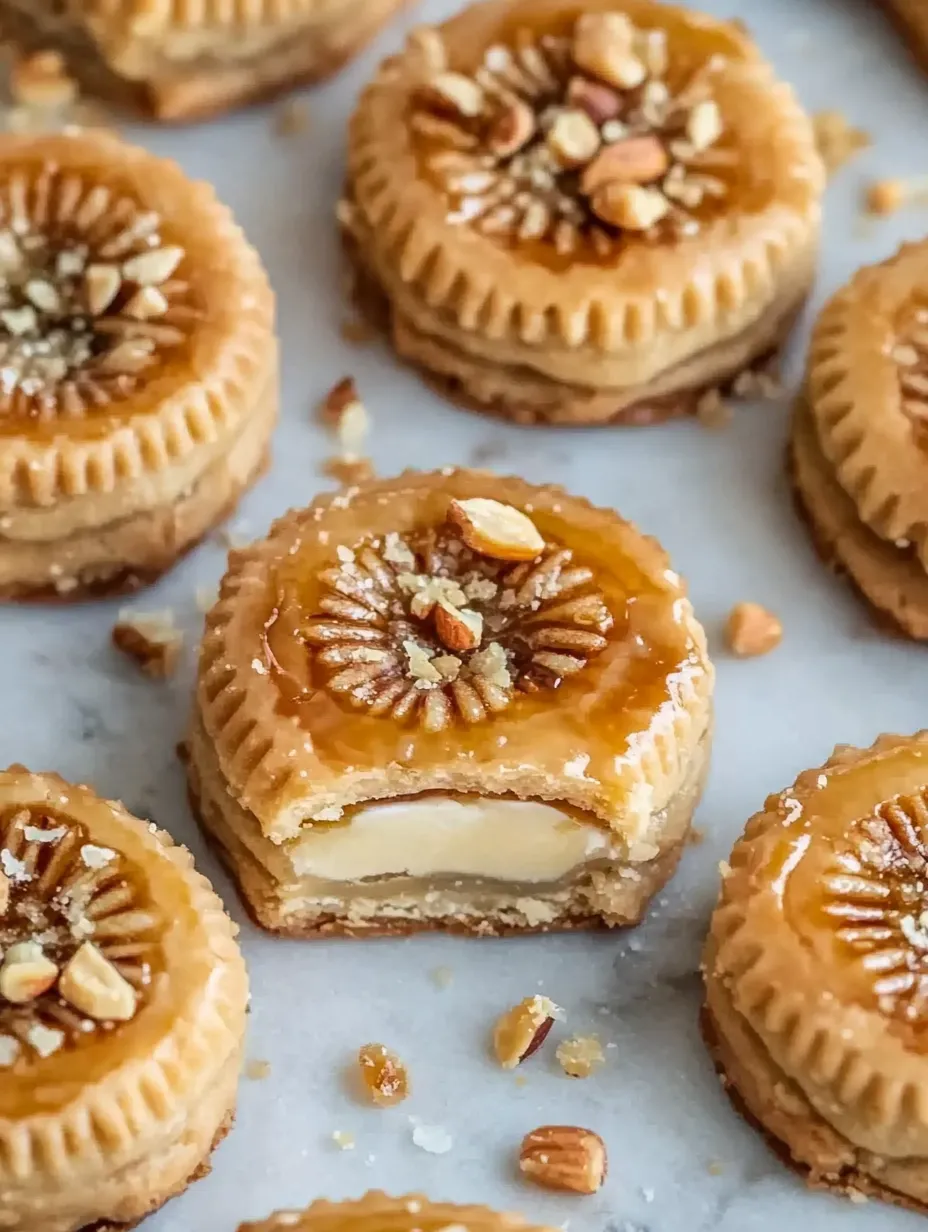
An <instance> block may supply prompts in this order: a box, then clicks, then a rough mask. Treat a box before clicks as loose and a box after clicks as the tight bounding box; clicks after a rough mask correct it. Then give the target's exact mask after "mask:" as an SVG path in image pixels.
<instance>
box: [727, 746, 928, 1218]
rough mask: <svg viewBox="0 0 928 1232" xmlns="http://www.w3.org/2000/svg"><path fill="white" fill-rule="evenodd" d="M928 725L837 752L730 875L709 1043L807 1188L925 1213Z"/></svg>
mask: <svg viewBox="0 0 928 1232" xmlns="http://www.w3.org/2000/svg"><path fill="white" fill-rule="evenodd" d="M926 870H928V732H921V733H920V734H918V735H917V736H913V737H901V736H881V737H880V739H879V740H877V742H876V743H875V744H874V745H873V746H872V747H871V748H869V749H855V748H849V747H846V746H845V747H840V748H838V749H837V750H836V751H835V754H834V756H833V757H832V758H831V760H830V761H828V762H827V763H826V764H825V765H824V766H822V767H821V768H820V769H818V770H810V771H808V772H807V773H805V774H802V775H800V777H799V778H798V780H797V781H796V783H795V784H794V786H793V787H791V788H789V789H788V790H787V791H784V792H781V793H780V794H779V795H775V796H771V797H770V798H769V799H768V800H767V802H766V805H765V806H764V809H763V810H762V811H761V812H760V813H758V814H757V815H756V816H755V817H753V818H752V819H751V821H750V822H749V823H748V826H747V829H746V830H745V833H744V836H743V838H742V839H741V840H740V841H739V842H738V843H737V844H736V846H735V849H734V851H733V853H732V856H731V865H730V869H729V870H727V871H726V872H725V875H724V881H723V885H722V893H721V897H720V900H719V905H718V907H717V908H716V911H715V914H714V916H713V918H712V924H711V928H710V932H709V941H708V945H707V948H706V954H705V967H704V970H705V981H706V1012H705V1020H704V1025H705V1028H706V1038H707V1041H708V1043H709V1046H710V1049H711V1051H712V1053H713V1055H714V1057H715V1059H716V1062H717V1064H718V1067H719V1070H720V1072H721V1074H722V1075H723V1079H724V1082H725V1084H726V1086H727V1087H728V1090H729V1092H730V1094H731V1096H732V1098H733V1100H734V1101H735V1103H736V1106H738V1107H739V1108H740V1110H741V1111H743V1112H745V1113H746V1114H747V1116H748V1117H749V1118H750V1119H751V1120H752V1121H754V1122H756V1123H757V1124H758V1125H759V1126H760V1127H761V1128H762V1129H763V1130H764V1131H765V1132H766V1133H767V1134H768V1135H769V1136H770V1138H771V1139H772V1141H773V1142H774V1143H775V1144H776V1145H777V1146H778V1149H779V1150H780V1151H782V1153H784V1154H785V1155H786V1157H787V1158H788V1159H789V1160H790V1162H792V1163H793V1164H794V1165H795V1166H796V1167H797V1168H799V1169H800V1170H801V1171H803V1172H804V1173H805V1174H806V1175H807V1177H808V1180H809V1183H810V1184H812V1185H813V1186H816V1187H820V1188H828V1189H834V1190H837V1191H840V1192H844V1193H847V1194H849V1195H850V1196H852V1197H855V1196H856V1197H860V1195H871V1196H874V1197H878V1198H884V1199H886V1200H887V1201H890V1202H895V1203H898V1204H900V1205H902V1206H908V1207H912V1208H914V1209H918V1210H924V1211H926V1212H928V1069H926V1065H928V1060H926V1042H928V883H926Z"/></svg>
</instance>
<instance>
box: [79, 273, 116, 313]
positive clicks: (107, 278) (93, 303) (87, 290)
mask: <svg viewBox="0 0 928 1232" xmlns="http://www.w3.org/2000/svg"><path fill="white" fill-rule="evenodd" d="M121 286H122V275H121V274H120V273H119V270H117V269H114V268H113V266H112V265H90V266H88V267H87V269H86V271H85V273H84V298H85V299H86V301H87V307H88V309H89V310H90V312H92V313H93V315H94V316H99V315H100V314H101V313H103V312H105V311H106V310H107V308H109V306H110V304H112V302H113V300H114V299H115V298H116V296H117V295H118V294H119V288H120V287H121Z"/></svg>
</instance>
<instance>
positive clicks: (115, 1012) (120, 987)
mask: <svg viewBox="0 0 928 1232" xmlns="http://www.w3.org/2000/svg"><path fill="white" fill-rule="evenodd" d="M58 991H59V992H60V993H61V995H62V997H64V999H65V1001H67V1002H69V1004H71V1005H73V1006H74V1008H75V1009H78V1010H80V1011H81V1013H82V1014H86V1015H87V1016H88V1018H95V1019H96V1020H97V1021H99V1022H110V1021H112V1022H127V1021H128V1020H129V1019H130V1018H131V1017H132V1015H133V1014H134V1013H135V1009H136V1004H137V998H136V995H135V989H134V988H133V987H132V985H131V984H130V983H129V982H128V980H125V979H124V978H123V977H122V976H121V975H120V974H119V972H118V971H117V970H116V968H115V967H114V966H113V964H112V963H111V962H110V960H109V959H108V958H107V957H106V956H105V955H104V954H101V953H100V951H99V950H98V949H97V947H96V946H95V945H94V944H93V943H92V942H90V941H85V942H84V944H83V945H82V946H81V948H80V949H79V950H78V951H77V953H76V954H74V955H72V957H71V959H70V960H69V962H68V963H67V965H66V966H65V969H64V970H63V971H62V973H61V979H60V981H59V983H58Z"/></svg>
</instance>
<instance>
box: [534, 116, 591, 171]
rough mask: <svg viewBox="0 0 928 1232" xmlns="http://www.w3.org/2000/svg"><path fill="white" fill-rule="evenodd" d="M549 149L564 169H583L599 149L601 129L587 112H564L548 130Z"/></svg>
mask: <svg viewBox="0 0 928 1232" xmlns="http://www.w3.org/2000/svg"><path fill="white" fill-rule="evenodd" d="M547 140H548V148H549V149H550V150H551V151H552V152H553V154H554V156H555V158H556V159H557V160H558V162H559V163H560V164H561V166H562V167H582V166H583V164H584V163H588V162H589V161H590V159H591V158H592V157H593V156H594V154H595V153H596V151H597V150H598V149H599V146H600V141H601V137H600V135H599V129H598V128H597V126H596V125H595V124H594V123H593V121H592V120H591V119H590V117H589V116H588V115H587V113H586V112H585V111H580V110H579V109H576V108H575V109H572V110H567V111H562V112H561V113H560V115H559V116H558V117H557V118H556V119H555V121H554V123H553V124H552V125H551V127H550V129H549V130H548V138H547Z"/></svg>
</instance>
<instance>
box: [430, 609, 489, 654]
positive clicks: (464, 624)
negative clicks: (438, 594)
mask: <svg viewBox="0 0 928 1232" xmlns="http://www.w3.org/2000/svg"><path fill="white" fill-rule="evenodd" d="M435 632H436V633H437V634H438V636H439V637H440V638H441V641H442V643H443V645H445V646H447V647H448V649H449V650H476V649H477V647H478V646H479V645H480V639H481V638H482V637H483V617H482V616H481V615H480V613H479V612H473V611H471V610H470V608H466V607H465V608H457V607H453V606H452V605H451V604H450V603H448V602H446V600H444V599H439V601H438V603H437V605H436V607H435Z"/></svg>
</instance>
